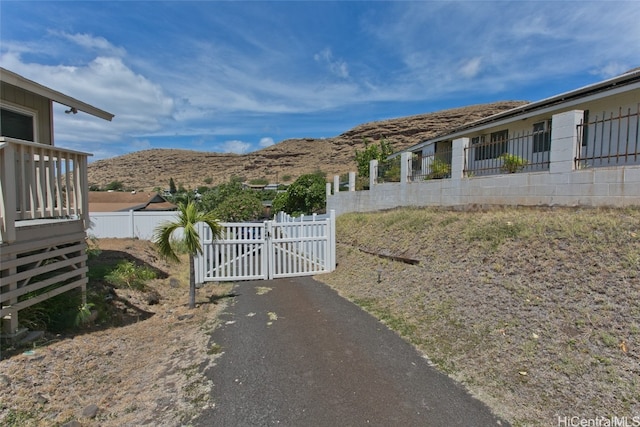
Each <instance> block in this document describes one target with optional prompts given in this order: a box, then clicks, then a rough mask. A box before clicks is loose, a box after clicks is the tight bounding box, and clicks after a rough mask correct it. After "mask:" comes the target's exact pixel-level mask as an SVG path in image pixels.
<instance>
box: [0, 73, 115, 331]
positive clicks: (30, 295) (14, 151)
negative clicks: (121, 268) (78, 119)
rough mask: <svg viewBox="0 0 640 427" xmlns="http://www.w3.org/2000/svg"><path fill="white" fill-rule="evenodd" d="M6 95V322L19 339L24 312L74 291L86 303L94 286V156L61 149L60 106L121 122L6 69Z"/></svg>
mask: <svg viewBox="0 0 640 427" xmlns="http://www.w3.org/2000/svg"><path fill="white" fill-rule="evenodd" d="M0 94H1V96H0V113H1V117H0V318H1V319H2V333H3V336H4V337H15V336H16V334H18V333H19V332H20V328H19V326H20V324H19V318H18V314H19V311H20V310H22V309H24V308H26V307H29V306H31V305H34V304H36V303H38V302H41V301H44V300H46V299H48V298H51V297H53V296H56V295H59V294H61V293H64V292H68V291H71V290H80V291H81V292H82V298H83V302H84V299H85V292H86V284H87V281H88V279H87V265H86V260H87V255H86V242H85V239H86V232H85V230H86V229H87V227H88V226H89V216H88V215H89V210H88V197H87V194H88V189H89V187H88V183H87V158H88V156H89V155H90V154H88V153H83V152H79V151H75V150H68V149H64V148H60V147H56V146H55V140H54V123H53V103H54V102H55V103H58V104H62V105H65V106H66V107H68V110H67V111H68V112H69V113H70V114H71V113H73V114H76V113H86V114H90V115H92V116H95V117H99V118H101V119H104V120H108V121H111V120H112V118H113V117H114V116H113V114H111V113H108V112H106V111H104V110H101V109H99V108H96V107H94V106H92V105H89V104H87V103H85V102H82V101H79V100H77V99H75V98H72V97H70V96H68V95H65V94H63V93H61V92H58V91H56V90H54V89H51V88H48V87H46V86H43V85H41V84H39V83H37V82H34V81H32V80H29V79H26V78H24V77H22V76H20V75H18V74H16V73H14V72H12V71H9V70H6V69H4V68H0ZM65 118H66V117H65ZM68 119H69V120H73V115H70V116H69V117H68Z"/></svg>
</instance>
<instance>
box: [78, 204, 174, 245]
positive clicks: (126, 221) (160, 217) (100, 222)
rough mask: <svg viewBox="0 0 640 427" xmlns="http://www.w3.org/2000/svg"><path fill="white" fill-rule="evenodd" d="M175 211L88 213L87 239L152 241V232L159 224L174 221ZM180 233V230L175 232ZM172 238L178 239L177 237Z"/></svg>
mask: <svg viewBox="0 0 640 427" xmlns="http://www.w3.org/2000/svg"><path fill="white" fill-rule="evenodd" d="M177 215H178V214H177V212H175V211H170V212H167V211H163V212H140V211H128V212H90V213H89V221H90V227H89V230H87V235H88V236H89V237H96V238H98V239H100V238H121V239H122V238H131V239H140V240H152V239H153V232H154V230H155V229H156V227H158V226H159V225H160V224H162V223H163V222H166V221H174V220H175V219H176V218H177ZM176 232H178V233H179V232H181V230H176ZM174 237H176V238H180V236H179V235H175V236H174Z"/></svg>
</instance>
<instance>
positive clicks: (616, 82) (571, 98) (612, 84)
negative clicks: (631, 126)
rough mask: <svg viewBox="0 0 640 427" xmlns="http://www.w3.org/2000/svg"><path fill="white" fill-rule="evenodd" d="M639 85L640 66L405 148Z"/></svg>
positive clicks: (458, 135) (451, 137)
mask: <svg viewBox="0 0 640 427" xmlns="http://www.w3.org/2000/svg"><path fill="white" fill-rule="evenodd" d="M638 88H640V67H639V68H635V69H633V70H631V71H628V72H626V73H624V74H621V75H619V76H617V77H614V78H611V79H608V80H603V81H601V82H598V83H594V84H592V85H588V86H584V87H581V88H578V89H574V90H572V91H569V92H564V93H561V94H559V95H555V96H552V97H549V98H545V99H542V100H540V101H536V102H530V103H528V104H524V105H521V106H519V107H515V108H512V109H510V110H506V111H502V112H500V113H497V114H494V115H492V116H488V117H485V118H482V119H479V120H475V121H473V122H469V123H465V124H464V125H461V126H458V127H456V128H453V129H451V130H450V131H449V132H447V133H446V134H442V135H440V136H437V137H435V138H431V139H429V140H427V141H423V142H420V143H418V144H416V145H414V146H412V147H409V148H407V149H405V150H403V151H412V150H415V149H416V148H420V147H423V146H425V145H428V144H431V143H434V142H437V141H443V140H448V139H454V138H458V137H460V136H463V135H464V134H465V132H467V131H468V130H469V129H478V130H481V129H482V128H485V127H491V126H496V125H499V124H500V123H502V122H508V121H511V120H513V118H514V117H518V118H521V119H524V118H527V117H529V116H534V115H537V114H541V113H544V112H546V111H555V110H558V109H559V106H562V107H563V108H568V107H571V106H573V105H577V104H579V103H582V102H585V101H587V100H593V99H598V98H602V97H604V96H609V95H613V94H616V93H621V92H625V91H628V90H633V89H638ZM399 154H400V152H398V153H394V154H393V155H391V156H390V157H395V156H397V155H399Z"/></svg>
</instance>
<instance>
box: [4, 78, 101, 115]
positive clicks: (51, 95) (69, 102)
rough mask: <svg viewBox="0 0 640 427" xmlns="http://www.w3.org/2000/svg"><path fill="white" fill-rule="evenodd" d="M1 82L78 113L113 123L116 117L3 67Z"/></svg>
mask: <svg viewBox="0 0 640 427" xmlns="http://www.w3.org/2000/svg"><path fill="white" fill-rule="evenodd" d="M0 80H2V81H3V82H7V83H9V84H11V85H13V86H16V87H19V88H21V89H24V90H27V91H29V92H33V93H35V94H37V95H40V96H44V97H45V98H47V99H50V100H52V101H55V102H57V103H59V104H62V105H66V106H67V107H69V108H73V109H75V110H77V111H83V112H85V113H87V114H91V115H92V116H95V117H99V118H101V119H104V120H108V121H111V120H112V119H113V117H114V115H113V114H111V113H109V112H107V111H104V110H101V109H100V108H97V107H94V106H93V105H90V104H87V103H86V102H82V101H80V100H77V99H75V98H73V97H71V96H68V95H65V94H64V93H61V92H58V91H57V90H53V89H51V88H48V87H46V86H43V85H41V84H40V83H36V82H34V81H33V80H29V79H27V78H24V77H22V76H21V75H19V74H16V73H14V72H13V71H9V70H7V69H5V68H2V67H0Z"/></svg>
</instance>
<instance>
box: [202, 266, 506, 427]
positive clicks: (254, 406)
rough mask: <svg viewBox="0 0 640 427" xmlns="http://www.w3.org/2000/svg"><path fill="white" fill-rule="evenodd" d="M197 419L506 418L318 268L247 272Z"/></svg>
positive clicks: (229, 422)
mask: <svg viewBox="0 0 640 427" xmlns="http://www.w3.org/2000/svg"><path fill="white" fill-rule="evenodd" d="M234 293H235V294H236V295H237V296H236V297H235V298H234V299H233V301H232V302H231V303H230V305H229V307H228V308H227V310H226V312H225V314H223V315H222V323H223V324H222V326H220V327H219V328H217V329H216V331H215V332H214V333H213V335H212V341H213V342H215V343H216V344H218V345H220V346H221V348H222V351H223V352H224V353H223V354H222V355H221V356H220V357H219V358H218V360H217V364H216V366H215V367H213V368H211V369H210V370H209V371H208V372H207V376H208V377H209V378H210V379H211V380H212V382H213V384H214V387H213V396H212V400H213V402H214V403H215V406H214V407H213V408H212V409H209V410H207V411H205V412H204V413H202V414H201V416H200V417H199V418H198V419H197V420H195V421H194V422H193V425H194V426H272V425H278V426H364V425H374V426H496V425H502V426H506V425H508V423H506V422H505V421H501V420H499V419H498V418H496V417H494V416H493V415H492V413H491V412H490V411H489V409H488V408H487V407H486V406H485V405H484V404H483V403H481V402H480V401H478V400H476V399H474V398H472V397H471V396H470V395H469V394H468V393H467V392H466V391H465V390H464V389H463V388H462V387H461V386H460V385H458V384H457V383H456V382H454V381H453V380H451V379H450V378H448V377H447V376H445V375H442V374H440V373H439V372H438V371H437V370H436V369H435V368H433V367H432V366H430V365H429V362H428V361H427V360H426V359H425V358H423V357H422V356H421V355H420V354H419V353H418V352H417V351H416V350H415V349H414V348H413V347H412V346H411V345H409V344H407V343H406V342H405V341H403V340H402V339H401V338H400V337H398V335H396V334H395V333H394V332H392V331H390V330H389V329H388V328H387V327H386V326H385V325H384V324H382V323H380V322H379V321H378V320H376V319H375V318H374V317H372V316H370V315H369V314H368V313H366V312H365V311H363V310H361V309H360V308H359V307H358V306H356V305H354V304H352V303H350V302H349V301H347V300H345V299H343V298H341V297H340V296H339V295H338V294H337V293H336V292H335V291H333V290H332V289H331V288H329V287H328V286H326V285H324V284H322V283H319V282H317V281H315V280H313V279H311V278H294V279H279V280H272V281H254V282H243V283H240V284H238V285H237V286H236V287H235V288H234Z"/></svg>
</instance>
